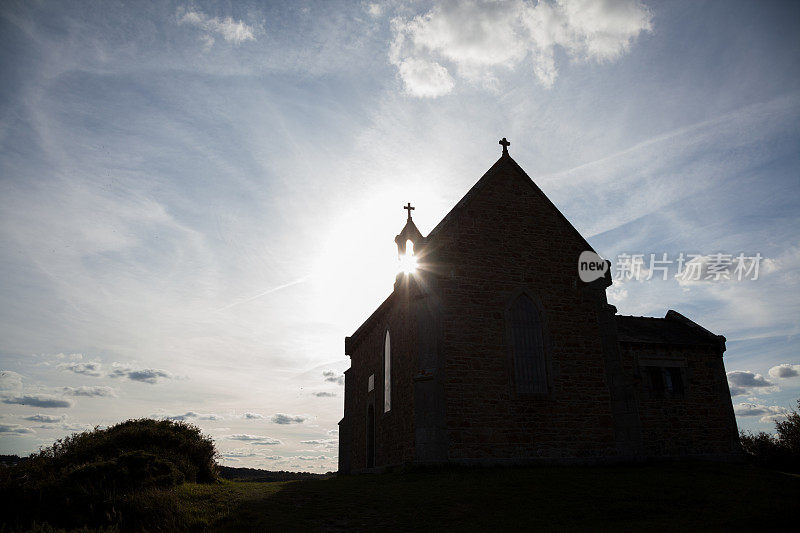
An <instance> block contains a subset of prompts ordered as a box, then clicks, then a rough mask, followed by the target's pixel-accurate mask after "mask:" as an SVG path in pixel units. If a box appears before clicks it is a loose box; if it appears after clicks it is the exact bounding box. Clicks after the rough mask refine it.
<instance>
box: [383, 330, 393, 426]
mask: <svg viewBox="0 0 800 533" xmlns="http://www.w3.org/2000/svg"><path fill="white" fill-rule="evenodd" d="M391 408H392V343H391V341H390V340H389V331H388V330H387V331H386V341H385V342H384V344H383V412H384V413H388V412H389V409H391Z"/></svg>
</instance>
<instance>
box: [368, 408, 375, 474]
mask: <svg viewBox="0 0 800 533" xmlns="http://www.w3.org/2000/svg"><path fill="white" fill-rule="evenodd" d="M374 466H375V407H373V406H372V404H370V406H369V408H368V409H367V468H373V467H374Z"/></svg>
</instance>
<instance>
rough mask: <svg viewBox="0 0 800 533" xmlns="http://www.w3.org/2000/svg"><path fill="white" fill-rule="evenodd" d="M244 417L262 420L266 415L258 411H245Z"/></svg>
mask: <svg viewBox="0 0 800 533" xmlns="http://www.w3.org/2000/svg"><path fill="white" fill-rule="evenodd" d="M242 418H244V419H245V420H262V419H264V418H266V417H265V416H264V415H261V414H258V413H245V414H243V415H242Z"/></svg>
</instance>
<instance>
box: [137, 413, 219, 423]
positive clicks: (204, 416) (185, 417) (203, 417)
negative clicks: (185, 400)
mask: <svg viewBox="0 0 800 533" xmlns="http://www.w3.org/2000/svg"><path fill="white" fill-rule="evenodd" d="M153 418H165V419H166V420H176V421H186V420H224V419H225V417H223V416H222V415H216V414H213V413H207V414H202V413H196V412H194V411H187V412H186V413H183V414H182V415H153Z"/></svg>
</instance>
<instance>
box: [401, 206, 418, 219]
mask: <svg viewBox="0 0 800 533" xmlns="http://www.w3.org/2000/svg"><path fill="white" fill-rule="evenodd" d="M403 209H405V210H406V211H408V220H411V211H413V210H414V209H416V207H411V202H408V205H407V206H405V207H403Z"/></svg>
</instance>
